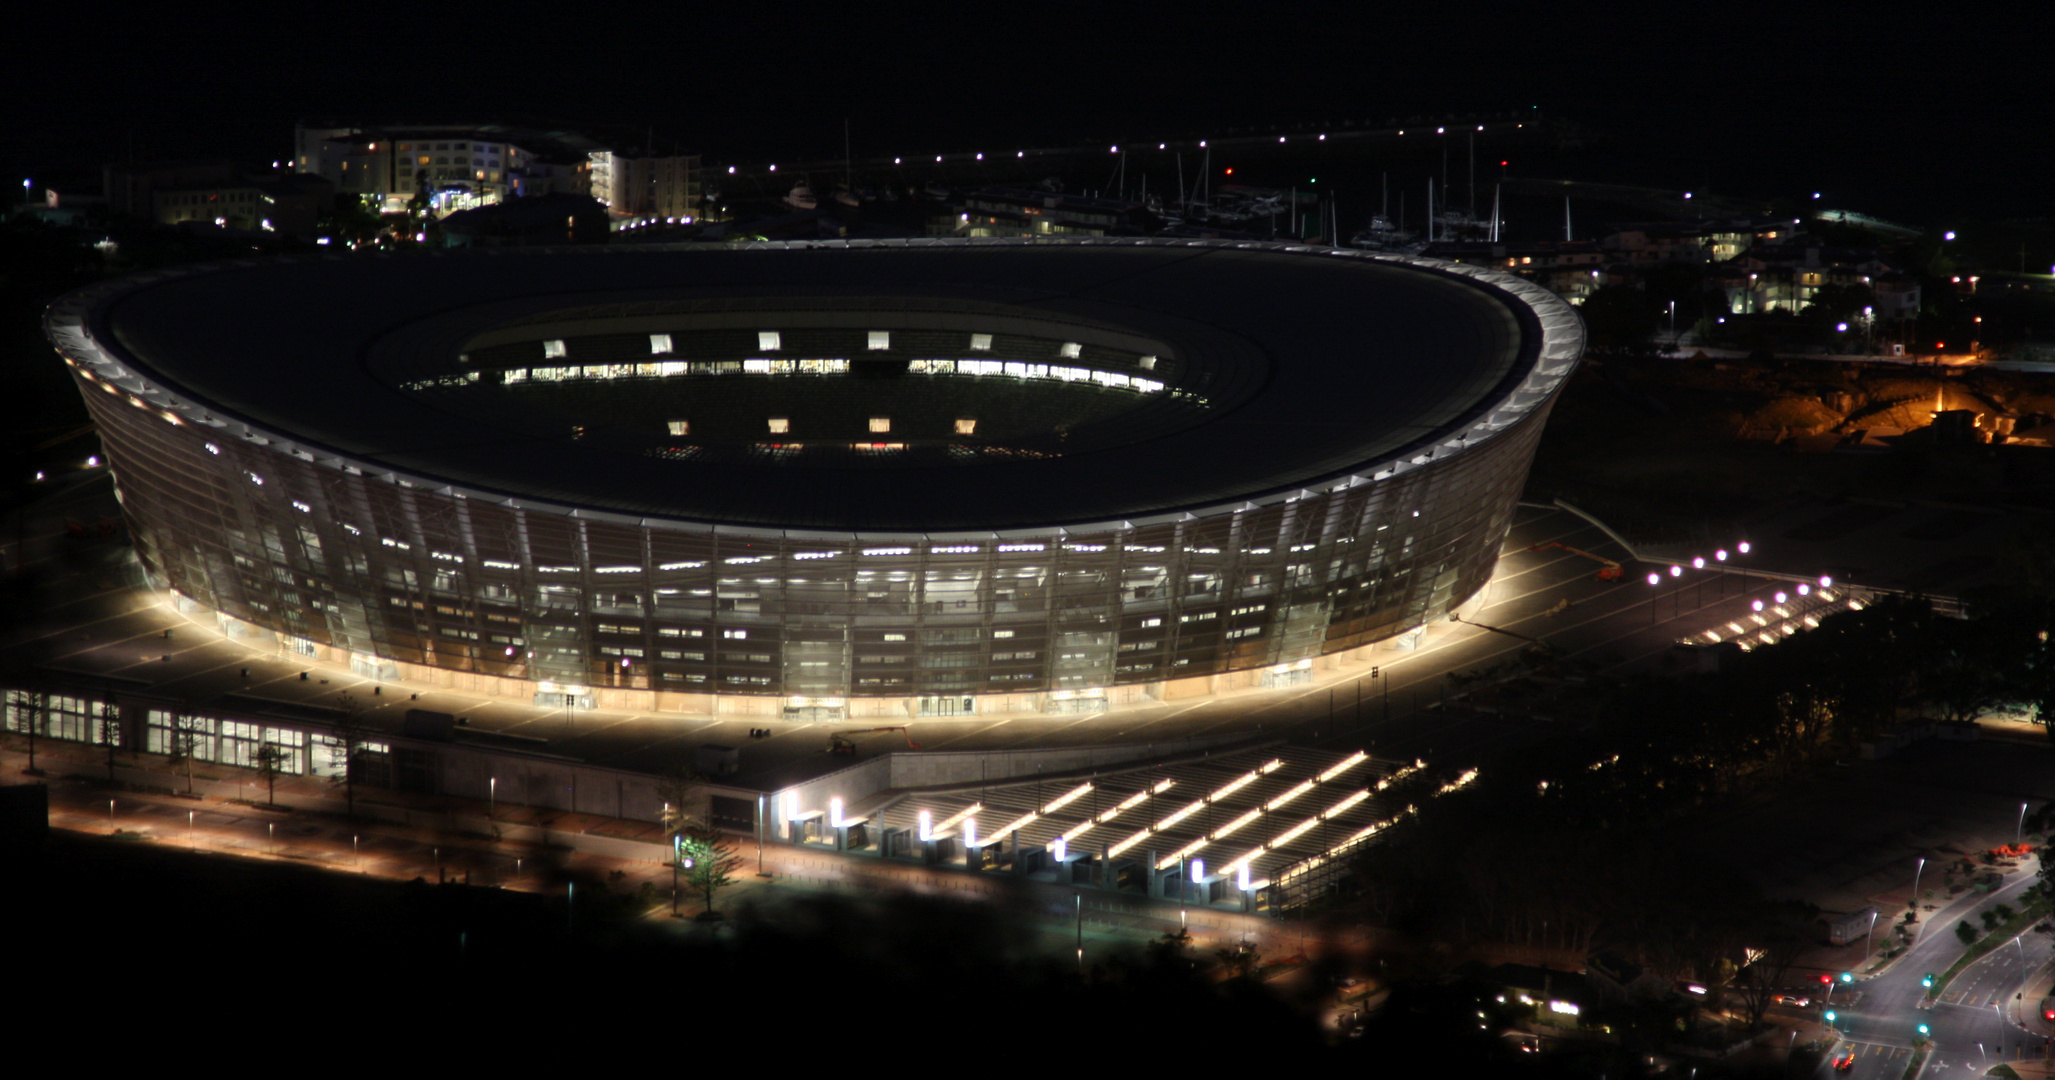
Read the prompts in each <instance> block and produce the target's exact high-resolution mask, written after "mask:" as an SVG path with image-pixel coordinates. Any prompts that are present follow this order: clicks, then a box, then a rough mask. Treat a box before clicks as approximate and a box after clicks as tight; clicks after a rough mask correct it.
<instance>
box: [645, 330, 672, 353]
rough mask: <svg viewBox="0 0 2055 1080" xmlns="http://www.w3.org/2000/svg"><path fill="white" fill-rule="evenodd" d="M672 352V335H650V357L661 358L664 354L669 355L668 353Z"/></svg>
mask: <svg viewBox="0 0 2055 1080" xmlns="http://www.w3.org/2000/svg"><path fill="white" fill-rule="evenodd" d="M670 351H671V335H669V334H651V335H649V353H650V355H651V356H661V355H663V354H664V353H667V352H670Z"/></svg>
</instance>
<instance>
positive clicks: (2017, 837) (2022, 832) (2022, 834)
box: [2012, 803, 2026, 844]
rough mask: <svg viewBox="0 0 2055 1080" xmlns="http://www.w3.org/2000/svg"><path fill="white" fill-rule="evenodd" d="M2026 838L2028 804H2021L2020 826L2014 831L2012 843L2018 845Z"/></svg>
mask: <svg viewBox="0 0 2055 1080" xmlns="http://www.w3.org/2000/svg"><path fill="white" fill-rule="evenodd" d="M2025 838H2026V804H2025V803H2020V804H2019V825H2018V826H2017V827H2016V828H2014V829H2013V830H2012V842H2013V843H2015V844H2017V843H2019V842H2020V841H2021V840H2023V839H2025Z"/></svg>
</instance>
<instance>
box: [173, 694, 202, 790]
mask: <svg viewBox="0 0 2055 1080" xmlns="http://www.w3.org/2000/svg"><path fill="white" fill-rule="evenodd" d="M199 752H200V718H199V717H197V716H194V715H193V711H192V708H191V707H190V706H188V707H184V708H180V709H177V710H175V711H174V712H173V713H172V714H171V753H170V755H169V757H170V762H171V764H173V765H183V766H185V770H186V794H188V795H190V794H192V793H193V759H194V758H195V757H198V756H199Z"/></svg>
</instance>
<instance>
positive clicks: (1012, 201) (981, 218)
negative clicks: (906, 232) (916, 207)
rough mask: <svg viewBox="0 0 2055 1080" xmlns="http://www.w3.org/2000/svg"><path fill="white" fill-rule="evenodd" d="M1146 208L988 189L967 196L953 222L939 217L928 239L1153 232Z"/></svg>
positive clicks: (1126, 201) (1079, 197) (1125, 202)
mask: <svg viewBox="0 0 2055 1080" xmlns="http://www.w3.org/2000/svg"><path fill="white" fill-rule="evenodd" d="M1151 224H1152V222H1151V221H1150V220H1149V212H1148V207H1147V206H1145V205H1144V204H1142V203H1141V202H1139V201H1135V200H1130V199H1098V198H1087V197H1085V196H1082V195H1053V194H1049V193H1047V192H1041V191H1027V190H1023V189H1019V188H987V189H985V190H983V191H978V192H973V193H972V194H970V195H969V196H967V197H965V199H964V200H963V203H962V205H960V206H959V207H958V208H957V212H956V215H955V217H954V219H953V220H952V219H950V218H948V217H940V216H938V217H937V218H935V219H934V220H933V221H932V222H931V223H930V224H929V227H928V234H929V235H930V236H1050V237H1054V236H1119V235H1138V234H1141V233H1145V232H1148V231H1150V225H1151Z"/></svg>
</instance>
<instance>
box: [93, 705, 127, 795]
mask: <svg viewBox="0 0 2055 1080" xmlns="http://www.w3.org/2000/svg"><path fill="white" fill-rule="evenodd" d="M93 724H94V729H95V730H94V733H93V734H94V737H95V738H97V739H99V740H100V743H101V744H102V745H104V746H105V747H107V782H108V783H110V784H112V783H113V782H114V752H115V751H116V750H119V749H121V709H120V707H119V706H117V705H115V704H114V702H112V701H103V702H101V703H100V714H99V716H97V717H96V718H95V719H94V722H93Z"/></svg>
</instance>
